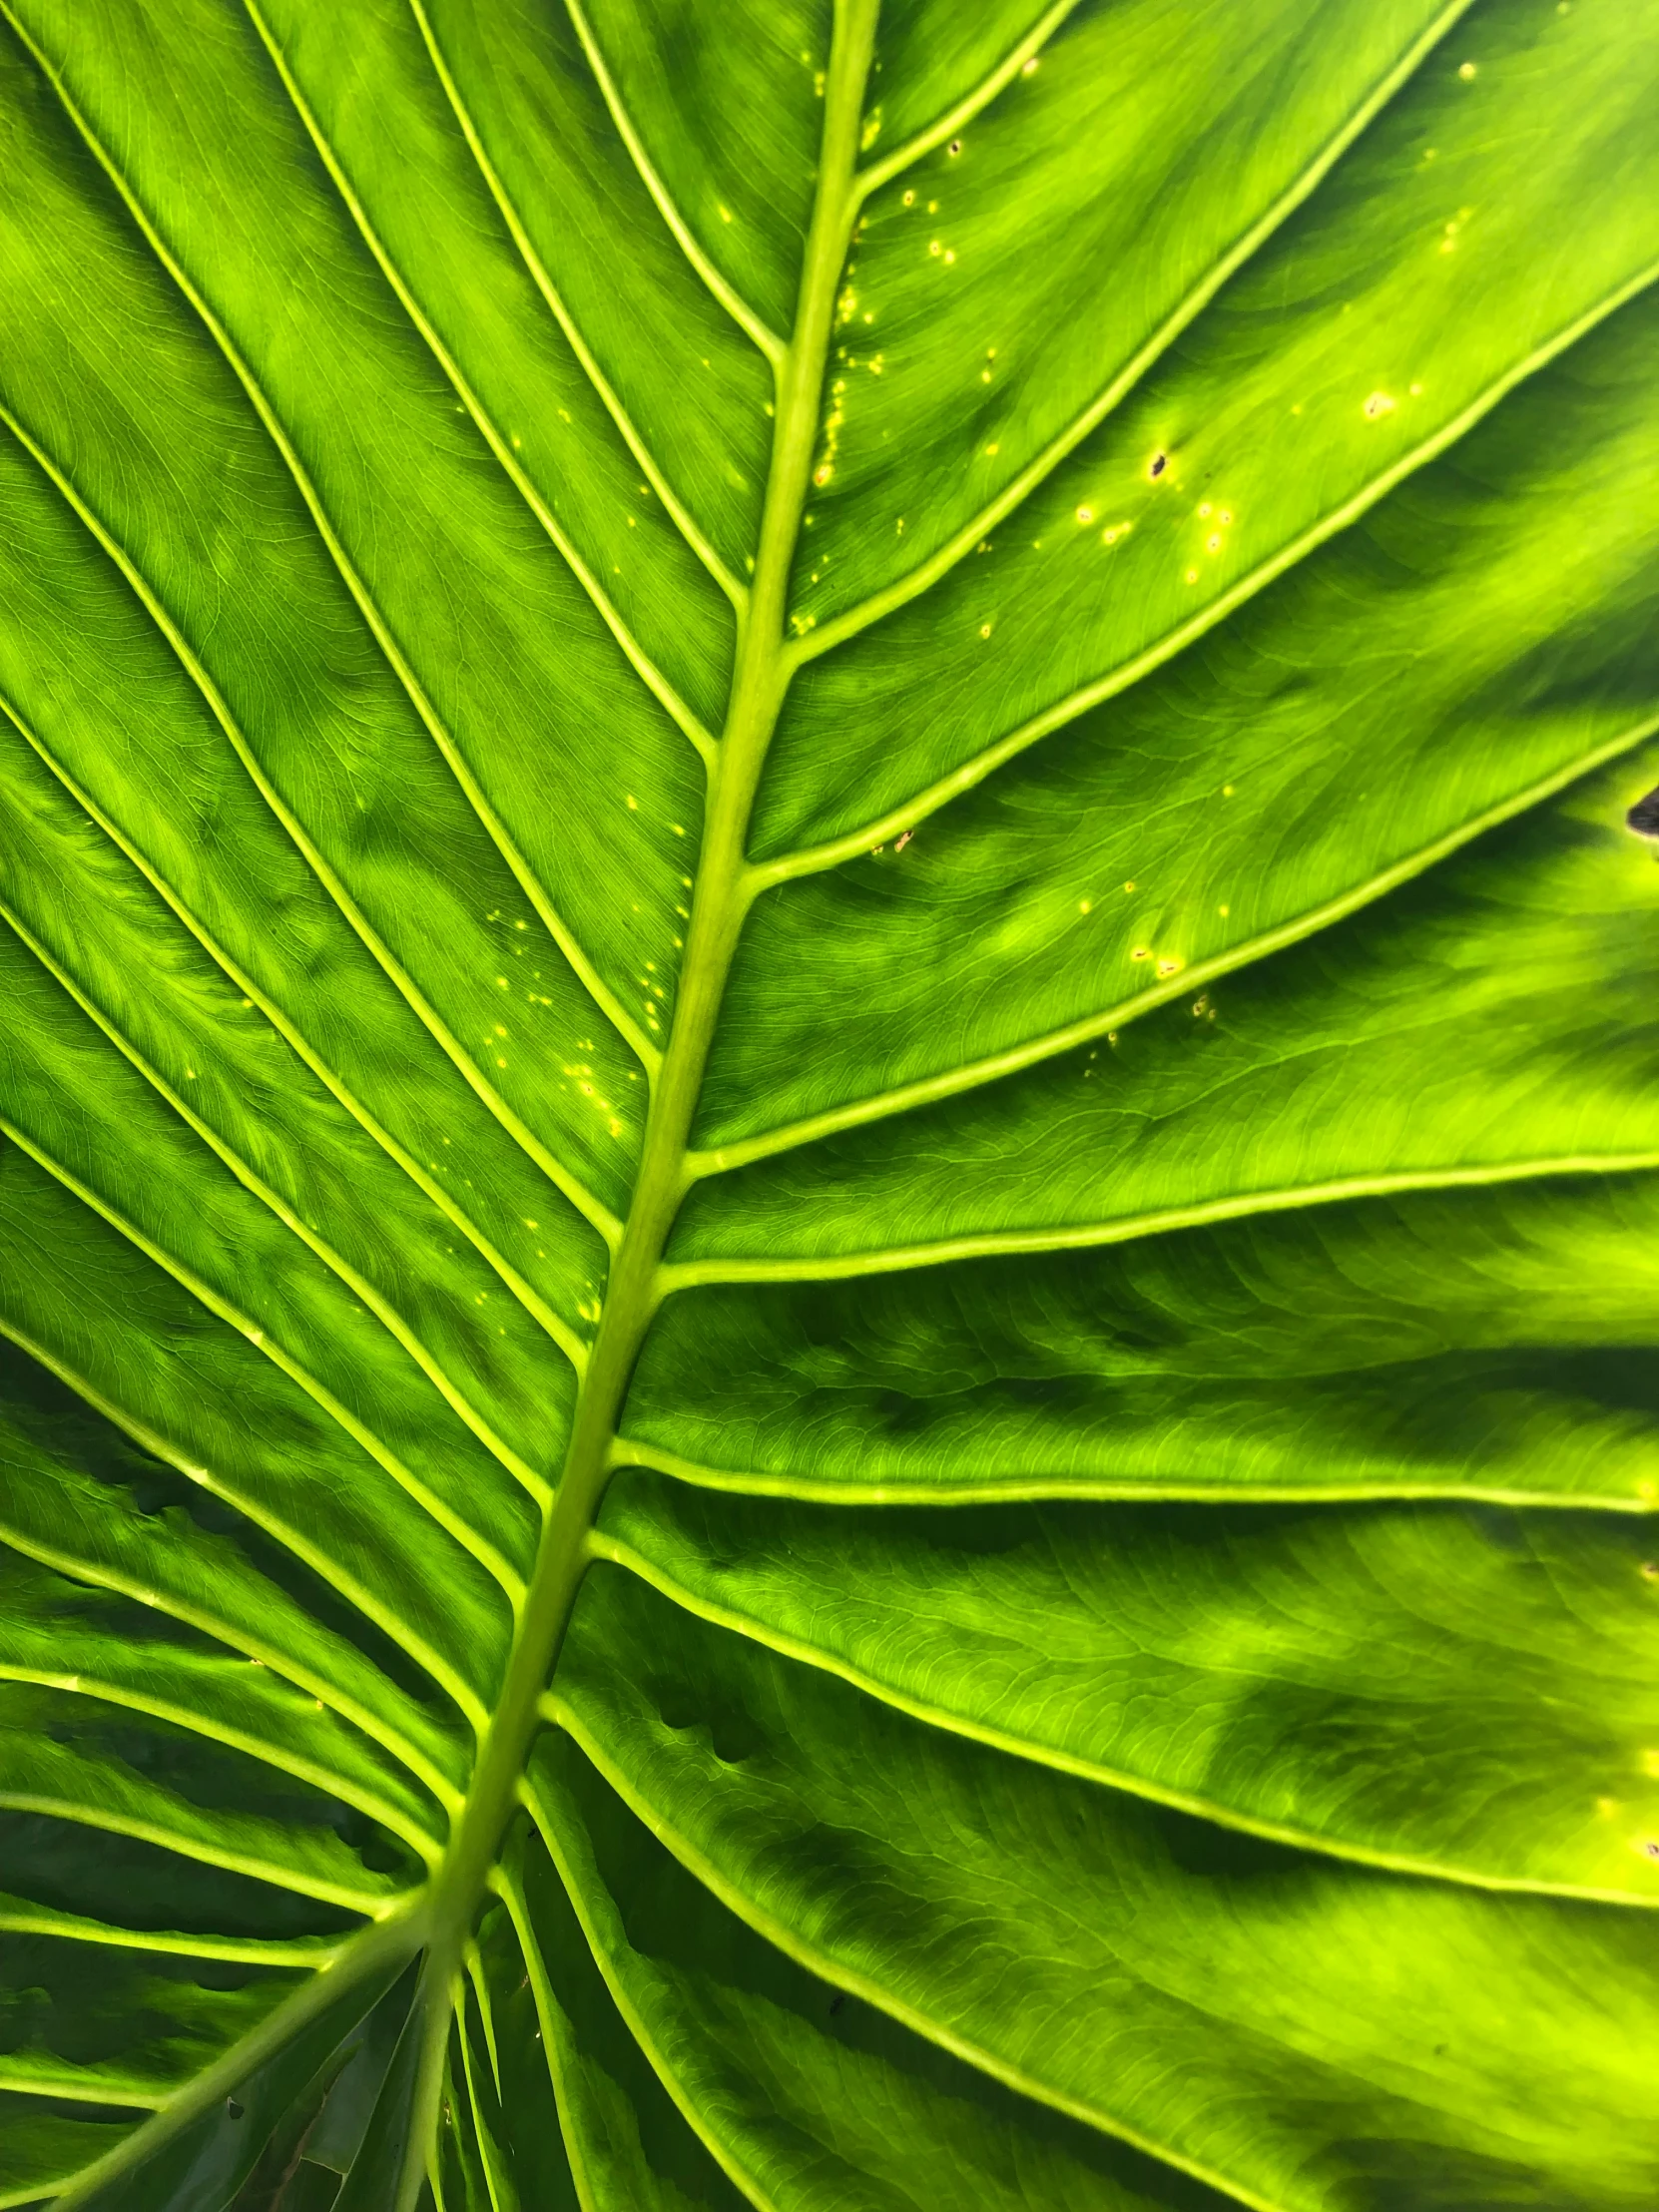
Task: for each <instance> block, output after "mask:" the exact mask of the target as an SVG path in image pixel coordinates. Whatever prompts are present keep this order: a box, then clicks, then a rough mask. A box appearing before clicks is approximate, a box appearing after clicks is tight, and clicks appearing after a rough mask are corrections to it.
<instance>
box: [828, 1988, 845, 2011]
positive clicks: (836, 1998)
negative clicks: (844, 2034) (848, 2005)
mask: <svg viewBox="0 0 1659 2212" xmlns="http://www.w3.org/2000/svg"><path fill="white" fill-rule="evenodd" d="M845 2002H846V1991H845V1990H844V1989H837V1990H836V1991H835V1993H834V1995H833V1996H832V1997H831V1998H830V2014H831V2016H833V2015H834V2014H835V2013H836V2012H838V2011H839V2010H840V2008H841V2006H842V2005H843V2004H844V2003H845Z"/></svg>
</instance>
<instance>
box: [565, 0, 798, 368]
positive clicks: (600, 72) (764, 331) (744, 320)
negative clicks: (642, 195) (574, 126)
mask: <svg viewBox="0 0 1659 2212" xmlns="http://www.w3.org/2000/svg"><path fill="white" fill-rule="evenodd" d="M565 5H566V8H567V9H568V11H569V14H570V20H571V23H572V25H573V26H574V27H575V31H576V36H577V37H578V38H579V39H580V40H581V42H582V51H583V53H584V54H585V55H586V56H587V58H588V67H589V68H590V69H591V70H592V71H593V76H594V82H595V83H596V84H597V85H598V87H599V90H600V93H601V94H602V95H603V98H604V101H605V105H606V107H607V108H609V110H610V112H611V121H612V122H613V123H614V124H615V125H616V128H617V136H618V137H619V138H620V139H621V140H622V143H623V145H624V146H625V147H626V148H627V149H628V158H629V160H630V161H631V162H632V163H633V165H634V167H635V169H637V170H638V172H639V175H640V181H641V182H642V183H643V185H644V186H645V189H646V191H647V192H648V193H650V195H651V197H652V200H653V201H654V202H655V203H656V207H657V213H658V214H659V215H660V216H661V217H662V219H663V221H664V223H665V224H667V226H668V228H669V230H670V232H671V233H672V234H673V237H674V241H675V244H676V245H677V246H678V247H679V249H680V251H681V253H682V254H684V255H685V257H686V259H687V261H688V262H690V264H691V266H692V268H693V269H695V270H696V272H697V274H698V276H699V277H702V279H703V281H704V283H705V284H706V285H707V286H708V288H709V290H710V291H711V292H713V294H714V296H715V297H716V298H717V299H718V300H719V301H720V303H721V305H722V306H723V307H724V308H725V309H726V311H727V313H728V314H729V315H730V316H731V317H732V320H733V321H734V322H735V323H736V324H737V325H738V327H739V329H740V330H742V331H743V332H744V334H745V336H746V337H748V338H749V339H750V340H751V341H752V342H753V343H754V344H755V345H757V346H758V347H759V348H760V350H761V351H762V352H763V353H764V354H765V355H766V357H767V359H768V360H769V361H771V362H772V364H773V366H774V367H775V368H777V367H779V366H781V364H782V362H783V360H784V357H785V354H786V352H787V351H788V348H787V346H786V345H785V342H784V340H783V339H782V338H781V337H780V336H779V335H778V333H777V331H776V330H773V329H770V328H769V327H768V326H767V324H766V323H765V322H763V321H762V319H761V317H760V316H759V315H758V314H757V313H756V312H755V309H754V308H753V307H752V306H751V305H750V304H749V302H748V301H747V300H746V299H745V298H744V297H743V296H742V294H741V293H740V292H739V291H738V290H737V289H736V287H735V286H734V285H732V284H730V283H728V281H727V280H726V278H725V277H723V276H722V275H721V273H720V271H719V270H718V269H717V268H716V267H715V265H714V263H713V262H712V261H711V260H710V258H709V256H708V255H707V254H706V253H705V252H704V250H703V248H702V246H701V245H700V244H699V243H698V240H697V237H696V235H695V233H694V232H693V231H692V229H691V226H690V225H689V224H688V223H687V222H686V219H685V218H684V216H682V215H681V213H680V211H679V209H678V208H677V207H676V206H675V204H674V200H673V197H672V195H671V194H670V193H669V190H668V187H667V186H666V185H665V184H664V183H663V180H662V178H661V176H660V175H659V174H658V172H657V168H656V165H655V164H654V163H653V161H652V159H651V156H650V155H649V154H648V153H647V152H646V150H645V142H644V140H643V139H642V138H641V137H640V134H639V132H638V131H637V130H636V129H635V128H634V124H633V119H632V118H631V117H630V115H629V113H628V110H627V108H626V106H625V105H624V103H623V99H622V95H621V93H620V92H619V91H618V90H617V85H616V80H615V78H614V77H613V76H612V75H611V72H610V69H609V67H608V66H607V64H606V61H605V56H604V54H603V53H602V52H601V50H600V46H599V42H598V40H597V39H596V38H595V37H594V35H593V31H592V28H591V26H590V25H589V23H588V19H587V15H586V13H585V11H584V10H583V8H582V6H581V4H580V0H565Z"/></svg>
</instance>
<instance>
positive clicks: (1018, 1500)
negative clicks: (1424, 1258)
mask: <svg viewBox="0 0 1659 2212" xmlns="http://www.w3.org/2000/svg"><path fill="white" fill-rule="evenodd" d="M611 1464H612V1466H613V1468H615V1469H616V1470H617V1471H619V1472H620V1471H621V1470H622V1469H623V1468H624V1467H645V1468H648V1469H649V1470H650V1471H651V1472H653V1473H656V1474H666V1475H670V1476H672V1477H673V1479H674V1480H675V1481H676V1482H687V1483H690V1484H691V1485H693V1487H695V1488H697V1489H700V1490H728V1491H730V1492H732V1493H733V1494H734V1495H735V1496H739V1497H779V1498H789V1499H794V1500H795V1501H796V1502H797V1503H799V1504H802V1505H937V1506H941V1507H943V1508H945V1509H946V1510H948V1509H949V1508H950V1507H951V1506H953V1505H960V1504H973V1505H1017V1504H1022V1503H1023V1504H1041V1503H1042V1502H1044V1501H1045V1500H1050V1501H1052V1500H1065V1499H1068V1498H1079V1499H1083V1500H1085V1501H1088V1502H1100V1503H1113V1502H1131V1501H1133V1500H1135V1499H1140V1500H1142V1501H1143V1502H1144V1501H1151V1502H1181V1503H1185V1502H1191V1503H1194V1504H1209V1505H1225V1504H1240V1503H1249V1504H1257V1505H1296V1504H1309V1505H1344V1504H1362V1505H1363V1504H1368V1503H1372V1502H1374V1501H1375V1500H1377V1499H1378V1498H1387V1499H1390V1500H1410V1499H1424V1500H1432V1499H1435V1498H1460V1499H1462V1500H1463V1501H1464V1502H1466V1503H1468V1504H1472V1505H1516V1506H1521V1505H1524V1506H1538V1507H1539V1508H1541V1509H1548V1510H1550V1511H1554V1512H1573V1513H1578V1512H1601V1513H1653V1512H1654V1511H1656V1510H1659V1507H1656V1506H1655V1504H1654V1501H1653V1500H1652V1499H1651V1498H1644V1497H1639V1496H1638V1497H1629V1498H1623V1497H1608V1496H1606V1495H1598V1494H1597V1493H1595V1492H1593V1491H1589V1492H1587V1491H1583V1490H1566V1491H1562V1490H1523V1489H1512V1488H1506V1487H1503V1486H1500V1485H1499V1484H1496V1483H1479V1482H1445V1481H1441V1482H1248V1483H1245V1482H1225V1481H1223V1482H1171V1481H1166V1480H1164V1479H1162V1478H1160V1479H1158V1480H1155V1481H1146V1480H1142V1481H1125V1480H1124V1479H1122V1478H1121V1477H1117V1478H1111V1477H1105V1476H1090V1475H1082V1476H1073V1475H1054V1474H1008V1475H973V1476H970V1477H969V1478H968V1479H967V1480H965V1481H955V1480H949V1479H947V1480H943V1481H940V1480H937V1479H933V1480H927V1481H918V1480H916V1479H915V1478H914V1477H910V1478H906V1477H904V1476H902V1475H899V1476H877V1477H876V1478H875V1479H874V1480H873V1481H871V1480H868V1479H866V1478H859V1479H856V1480H836V1479H834V1478H833V1477H826V1476H823V1475H811V1474H801V1475H797V1474H789V1473H783V1474H780V1473H776V1472H774V1471H772V1470H771V1469H761V1470H759V1471H757V1470H756V1469H754V1468H749V1467H713V1466H709V1465H707V1464H706V1463H705V1462H703V1461H701V1460H697V1459H688V1458H686V1457H685V1456H684V1455H683V1454H681V1453H680V1452H677V1451H665V1450H664V1449H663V1448H662V1447H661V1446H660V1445H658V1444H652V1443H646V1442H643V1441H642V1440H641V1439H640V1438H639V1437H638V1436H626V1435H622V1434H618V1435H617V1436H616V1437H615V1438H614V1439H613V1441H612V1447H611ZM606 1541H608V1538H606V1537H604V1536H595V1537H593V1538H591V1539H590V1550H591V1548H592V1544H593V1543H595V1542H597V1543H599V1544H603V1543H605V1542H606Z"/></svg>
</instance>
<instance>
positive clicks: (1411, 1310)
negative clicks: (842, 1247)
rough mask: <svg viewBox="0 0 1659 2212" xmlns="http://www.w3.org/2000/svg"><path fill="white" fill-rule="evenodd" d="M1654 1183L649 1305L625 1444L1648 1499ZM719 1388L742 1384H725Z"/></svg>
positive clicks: (780, 1456)
mask: <svg viewBox="0 0 1659 2212" xmlns="http://www.w3.org/2000/svg"><path fill="white" fill-rule="evenodd" d="M1655 1236H1659V1179H1656V1178H1654V1177H1653V1176H1648V1175H1631V1176H1598V1177H1589V1176H1583V1177H1561V1178H1558V1179H1555V1180H1547V1179H1540V1180H1539V1181H1537V1182H1536V1183H1531V1184H1517V1185H1514V1186H1506V1187H1505V1186H1500V1187H1495V1188H1489V1189H1474V1190H1452V1191H1439V1192H1436V1191H1419V1192H1413V1193H1410V1194H1404V1195H1399V1196H1395V1197H1391V1198H1376V1199H1370V1200H1363V1201H1353V1202H1350V1203H1346V1204H1333V1205H1328V1206H1310V1207H1307V1208H1305V1209H1303V1210H1302V1211H1300V1212H1295V1213H1292V1212H1277V1213H1275V1214H1272V1215H1263V1216H1259V1217H1256V1218H1252V1219H1245V1220H1242V1221H1235V1222H1231V1223H1224V1224H1222V1225H1220V1226H1218V1227H1215V1228H1208V1229H1194V1230H1187V1231H1184V1232H1181V1233H1179V1234H1166V1235H1164V1236H1160V1237H1147V1238H1144V1239H1138V1240H1133V1241H1129V1242H1126V1243H1124V1244H1121V1245H1118V1246H1115V1247H1111V1248H1108V1249H1105V1250H1101V1251H1095V1252H1086V1253H1085V1252H1078V1253H1062V1254H1056V1255H1050V1256H1048V1257H1046V1258H1043V1259H1041V1260H1035V1259H1031V1260H1027V1259H1017V1258H1016V1259H998V1260H983V1261H975V1262H972V1263H967V1264H962V1265H957V1266H949V1267H928V1268H916V1269H913V1270H911V1271H910V1272H908V1273H904V1274H890V1275H887V1276H885V1277H882V1278H877V1279H872V1280H869V1281H859V1282H853V1283H844V1284H843V1283H827V1284H819V1285H792V1286H789V1287H787V1288H786V1287H781V1286H777V1285H769V1286H762V1287H759V1288H756V1287H751V1286H744V1287H737V1288H733V1287H727V1288H724V1289H718V1290H717V1289H705V1290H698V1291H689V1292H685V1293H683V1294H681V1296H679V1297H678V1298H676V1299H674V1300H673V1301H671V1303H670V1305H669V1306H668V1308H667V1310H666V1312H665V1313H664V1315H663V1316H662V1318H661V1320H660V1321H659V1323H658V1325H657V1328H656V1330H655V1331H654V1332H653V1335H652V1337H651V1339H650V1342H649V1343H648V1345H647V1348H646V1352H645V1356H644V1358H643V1360H642V1362H641V1365H640V1369H639V1373H638V1375H637V1377H636V1379H635V1382H634V1384H633V1389H632V1392H631V1395H630V1398H629V1404H628V1411H627V1417H626V1421H625V1424H624V1425H625V1428H626V1431H627V1433H628V1435H629V1436H630V1437H632V1438H636V1439H639V1440H640V1441H642V1442H643V1443H645V1444H647V1445H649V1446H650V1447H651V1452H650V1453H648V1455H647V1456H648V1458H649V1457H650V1456H652V1455H653V1454H659V1453H660V1454H664V1455H666V1462H665V1463H667V1464H669V1465H670V1466H671V1467H672V1466H673V1465H674V1464H677V1463H679V1462H680V1460H681V1458H682V1456H683V1458H684V1459H685V1460H689V1461H692V1462H694V1466H693V1471H694V1472H696V1471H697V1464H696V1463H701V1465H702V1466H703V1467H705V1468H709V1469H714V1470H718V1476H717V1478H719V1479H723V1480H724V1479H727V1478H730V1480H731V1481H732V1482H733V1483H734V1485H735V1486H738V1487H756V1488H770V1489H782V1490H787V1491H794V1492H796V1493H797V1494H800V1493H803V1492H807V1493H817V1494H820V1495H843V1496H850V1495H853V1494H855V1493H856V1492H857V1491H859V1490H871V1489H873V1490H877V1491H880V1492H882V1493H883V1494H884V1495H886V1496H889V1497H890V1496H892V1495H894V1494H897V1495H899V1496H910V1497H916V1496H923V1497H927V1496H931V1497H941V1496H949V1497H967V1496H973V1495H995V1494H997V1493H999V1492H1000V1493H1001V1494H1004V1495H1007V1494H1010V1493H1012V1494H1023V1495H1027V1496H1029V1495H1033V1494H1035V1495H1055V1494H1063V1493H1064V1492H1066V1491H1068V1490H1070V1491H1074V1492H1075V1491H1077V1490H1084V1491H1088V1490H1093V1491H1094V1492H1095V1493H1096V1494H1099V1493H1100V1492H1102V1491H1106V1492H1109V1493H1114V1494H1126V1493H1128V1494H1133V1493H1135V1492H1141V1493H1145V1492H1147V1491H1149V1490H1152V1491H1159V1492H1163V1493H1164V1494H1170V1493H1174V1494H1176V1495H1185V1496H1203V1497H1216V1496H1225V1495H1227V1494H1230V1493H1231V1494H1233V1495H1235V1496H1237V1495H1240V1494H1246V1495H1255V1496H1258V1497H1260V1496H1272V1495H1275V1494H1278V1495H1284V1494H1286V1493H1293V1494H1294V1493H1299V1492H1300V1493H1312V1494H1316V1495H1318V1494H1321V1493H1323V1494H1325V1495H1332V1494H1335V1495H1338V1496H1352V1495H1354V1494H1356V1493H1359V1494H1365V1493H1367V1492H1382V1493H1388V1492H1394V1493H1399V1492H1404V1493H1406V1494H1412V1493H1416V1494H1423V1493H1427V1494H1431V1495H1432V1494H1445V1493H1447V1492H1450V1493H1456V1492H1459V1491H1462V1492H1469V1491H1472V1492H1474V1493H1476V1494H1484V1495H1486V1496H1489V1497H1499V1498H1507V1499H1509V1500H1510V1501H1512V1502H1522V1501H1524V1500H1525V1499H1526V1498H1528V1497H1535V1498H1550V1497H1553V1498H1557V1499H1561V1498H1567V1499H1582V1500H1584V1501H1590V1500H1595V1499H1605V1500H1607V1501H1608V1502H1609V1503H1611V1504H1617V1505H1622V1506H1624V1507H1626V1508H1632V1507H1637V1508H1640V1507H1646V1506H1649V1505H1651V1504H1652V1503H1653V1502H1654V1500H1655V1499H1656V1498H1659V1441H1656V1432H1655V1427H1654V1416H1655V1413H1656V1412H1659V1396H1656V1387H1655V1382H1654V1376H1655V1372H1656V1371H1655V1361H1654V1353H1655V1321H1654V1308H1653V1300H1652V1286H1651V1270H1650V1268H1649V1265H1648V1260H1647V1253H1648V1251H1649V1249H1650V1248H1651V1244H1652V1240H1653V1239H1654V1237H1655ZM740 1377H741V1379H742V1380H741V1381H739V1380H738V1379H739V1378H740Z"/></svg>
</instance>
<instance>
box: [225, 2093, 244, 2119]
mask: <svg viewBox="0 0 1659 2212" xmlns="http://www.w3.org/2000/svg"><path fill="white" fill-rule="evenodd" d="M225 2109H226V2111H227V2112H229V2113H230V2115H231V2117H232V2119H233V2120H240V2119H241V2118H242V2115H243V2113H244V2112H245V2111H246V2110H247V2107H246V2105H241V2104H239V2103H238V2102H237V2100H236V2098H235V2097H227V2098H226V2099H225Z"/></svg>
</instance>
